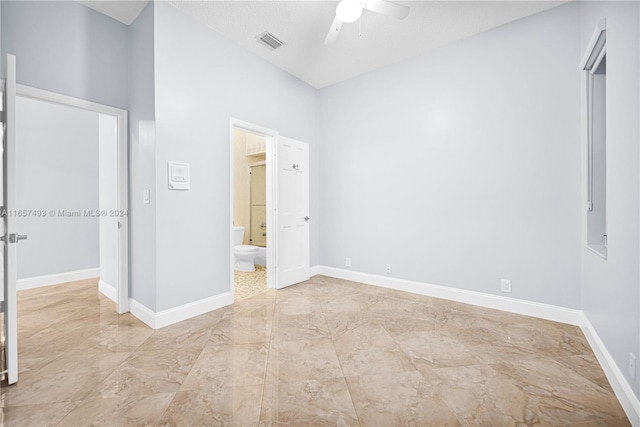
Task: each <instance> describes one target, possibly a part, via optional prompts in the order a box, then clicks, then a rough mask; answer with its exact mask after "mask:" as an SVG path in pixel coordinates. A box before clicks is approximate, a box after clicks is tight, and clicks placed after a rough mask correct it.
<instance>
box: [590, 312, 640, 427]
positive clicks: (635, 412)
mask: <svg viewBox="0 0 640 427" xmlns="http://www.w3.org/2000/svg"><path fill="white" fill-rule="evenodd" d="M580 320H581V325H580V327H581V328H582V332H583V333H584V336H585V337H586V338H587V341H588V342H589V345H591V349H592V350H593V353H594V354H595V355H596V358H597V359H598V362H599V363H600V366H602V370H603V371H604V373H605V375H606V376H607V379H608V380H609V384H611V387H612V388H613V391H614V393H615V394H616V397H617V398H618V400H619V401H620V405H622V409H624V412H625V413H626V414H627V417H628V418H629V421H631V425H634V426H639V425H640V401H639V400H638V398H637V397H636V395H635V393H634V392H633V389H632V388H631V385H629V382H628V381H627V379H626V378H625V377H624V375H623V374H622V372H621V371H620V368H619V367H618V365H617V364H616V362H615V361H614V360H613V357H612V356H611V353H609V350H607V347H606V346H605V345H604V343H603V342H602V340H601V339H600V336H598V333H597V332H596V330H595V329H594V327H593V325H592V324H591V322H590V321H589V319H588V318H587V315H586V314H584V312H581V313H580Z"/></svg>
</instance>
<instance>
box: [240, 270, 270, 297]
mask: <svg viewBox="0 0 640 427" xmlns="http://www.w3.org/2000/svg"><path fill="white" fill-rule="evenodd" d="M233 275H234V288H235V289H234V293H235V297H236V301H240V300H243V299H246V298H251V297H253V296H256V295H260V294H261V293H264V292H266V291H267V268H266V267H264V266H262V265H256V271H254V272H252V273H247V272H244V271H234V272H233Z"/></svg>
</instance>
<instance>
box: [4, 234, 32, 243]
mask: <svg viewBox="0 0 640 427" xmlns="http://www.w3.org/2000/svg"><path fill="white" fill-rule="evenodd" d="M20 240H27V235H26V234H17V233H11V234H9V243H17V242H19V241H20ZM0 241H3V242H6V241H7V235H6V234H5V235H4V236H0Z"/></svg>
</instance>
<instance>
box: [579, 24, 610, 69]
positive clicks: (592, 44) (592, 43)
mask: <svg viewBox="0 0 640 427" xmlns="http://www.w3.org/2000/svg"><path fill="white" fill-rule="evenodd" d="M605 31H607V19H606V18H602V19H601V20H600V21H598V23H597V24H596V29H595V30H594V31H593V35H592V36H591V40H589V44H588V45H587V49H586V50H585V52H584V55H583V56H582V60H581V61H580V70H585V69H587V68H586V67H589V66H592V65H593V64H589V59H590V58H591V57H592V55H593V53H594V50H595V49H597V48H599V47H598V46H596V45H597V43H598V40H600V36H601V34H602V33H603V32H605ZM598 53H599V52H598Z"/></svg>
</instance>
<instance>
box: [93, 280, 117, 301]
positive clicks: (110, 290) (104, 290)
mask: <svg viewBox="0 0 640 427" xmlns="http://www.w3.org/2000/svg"><path fill="white" fill-rule="evenodd" d="M98 291H99V292H100V293H101V294H102V295H104V296H105V297H107V298H109V299H110V300H111V301H113V302H115V303H116V304H117V303H118V290H117V289H116V288H115V286H111V285H110V284H108V283H107V282H105V281H104V280H102V279H100V280H99V281H98Z"/></svg>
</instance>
